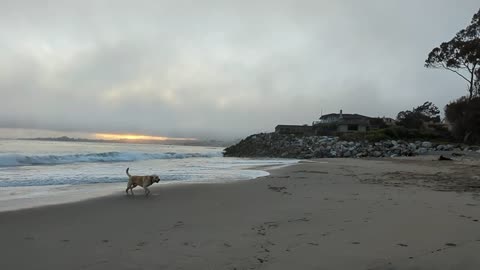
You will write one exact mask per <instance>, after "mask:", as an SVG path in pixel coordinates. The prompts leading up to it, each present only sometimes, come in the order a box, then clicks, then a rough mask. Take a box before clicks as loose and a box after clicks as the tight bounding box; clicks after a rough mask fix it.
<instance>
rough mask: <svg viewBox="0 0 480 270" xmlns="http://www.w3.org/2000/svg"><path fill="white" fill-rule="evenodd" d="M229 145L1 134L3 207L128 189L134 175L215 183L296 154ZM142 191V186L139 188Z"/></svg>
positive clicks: (0, 199) (253, 175) (0, 196)
mask: <svg viewBox="0 0 480 270" xmlns="http://www.w3.org/2000/svg"><path fill="white" fill-rule="evenodd" d="M222 152H223V148H218V147H199V146H177V145H161V144H129V143H96V142H54V141H33V140H0V211H2V210H3V211H4V210H14V209H20V208H26V207H33V206H41V205H48V204H56V203H63V202H71V201H77V200H81V199H86V198H92V197H98V196H102V195H107V194H115V193H119V194H120V193H122V192H123V193H124V186H125V185H126V182H127V181H128V178H127V176H126V173H125V170H126V169H127V168H128V167H129V168H130V173H131V174H132V175H150V174H156V175H158V176H160V179H161V184H176V183H178V184H180V183H215V182H228V181H239V180H249V179H254V178H257V177H261V176H266V175H268V173H267V172H265V171H262V170H259V169H255V167H257V168H258V167H260V166H283V165H288V164H292V163H295V162H296V161H295V160H283V159H240V158H225V157H223V155H222ZM137 192H138V191H137Z"/></svg>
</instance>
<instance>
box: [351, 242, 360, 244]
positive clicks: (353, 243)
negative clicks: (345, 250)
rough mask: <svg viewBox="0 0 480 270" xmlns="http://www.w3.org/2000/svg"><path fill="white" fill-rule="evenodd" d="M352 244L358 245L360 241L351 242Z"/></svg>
mask: <svg viewBox="0 0 480 270" xmlns="http://www.w3.org/2000/svg"><path fill="white" fill-rule="evenodd" d="M352 245H360V242H352Z"/></svg>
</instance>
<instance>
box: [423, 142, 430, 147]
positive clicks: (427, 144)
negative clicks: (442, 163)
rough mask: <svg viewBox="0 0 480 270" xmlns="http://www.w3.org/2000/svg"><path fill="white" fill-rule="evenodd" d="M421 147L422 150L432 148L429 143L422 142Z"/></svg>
mask: <svg viewBox="0 0 480 270" xmlns="http://www.w3.org/2000/svg"><path fill="white" fill-rule="evenodd" d="M422 147H423V148H432V143H431V142H422Z"/></svg>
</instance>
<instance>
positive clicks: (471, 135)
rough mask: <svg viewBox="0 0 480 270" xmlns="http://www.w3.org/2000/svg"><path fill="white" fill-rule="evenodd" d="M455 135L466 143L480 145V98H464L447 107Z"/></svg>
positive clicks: (446, 115)
mask: <svg viewBox="0 0 480 270" xmlns="http://www.w3.org/2000/svg"><path fill="white" fill-rule="evenodd" d="M445 117H446V119H447V121H448V122H449V123H450V124H451V125H452V133H453V135H454V136H455V137H456V138H457V139H459V140H463V142H464V143H480V97H475V98H473V99H471V100H469V99H467V98H465V97H462V98H459V99H457V100H456V101H453V102H450V103H449V104H448V105H447V106H445Z"/></svg>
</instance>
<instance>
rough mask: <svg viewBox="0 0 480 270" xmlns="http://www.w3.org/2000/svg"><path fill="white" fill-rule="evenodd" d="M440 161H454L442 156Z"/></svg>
mask: <svg viewBox="0 0 480 270" xmlns="http://www.w3.org/2000/svg"><path fill="white" fill-rule="evenodd" d="M438 160H440V161H452V160H453V159H451V158H448V157H444V156H443V155H441V156H440V157H439V158H438Z"/></svg>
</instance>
